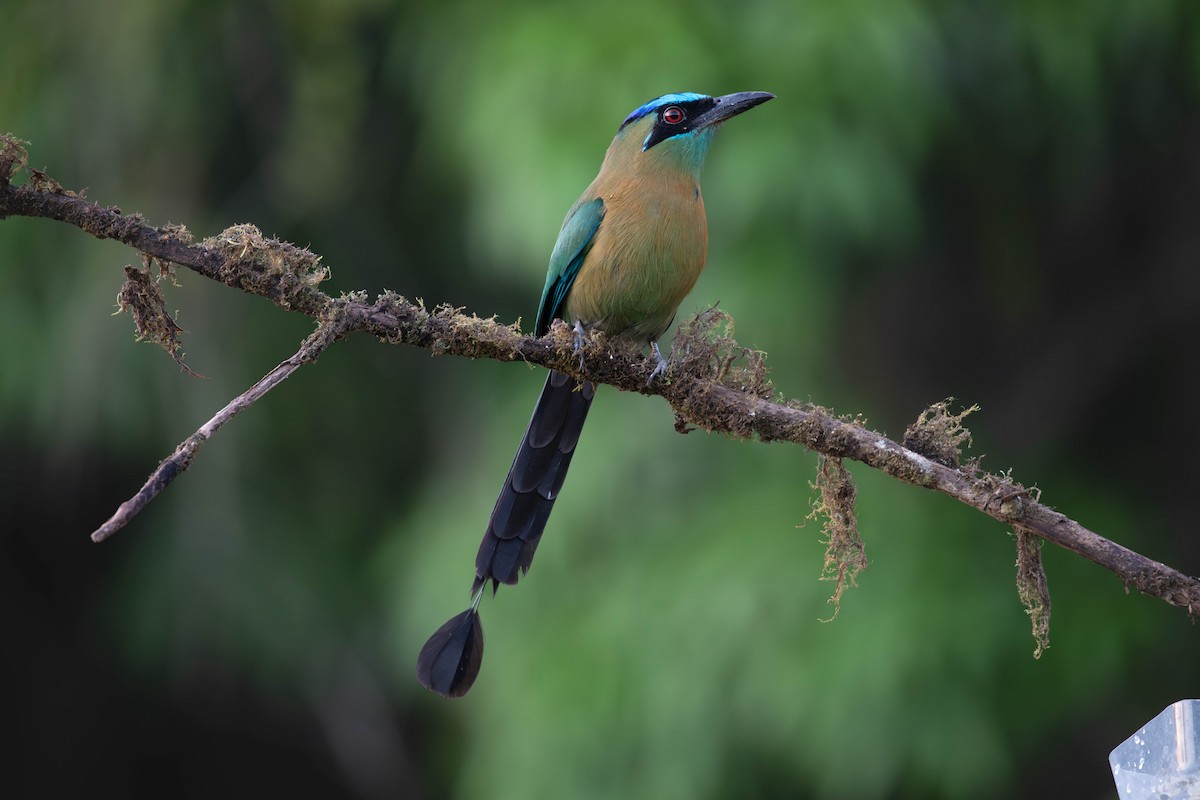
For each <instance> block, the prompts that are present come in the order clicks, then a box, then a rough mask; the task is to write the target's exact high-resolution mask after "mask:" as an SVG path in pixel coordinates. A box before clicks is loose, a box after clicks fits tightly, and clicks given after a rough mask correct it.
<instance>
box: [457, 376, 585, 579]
mask: <svg viewBox="0 0 1200 800" xmlns="http://www.w3.org/2000/svg"><path fill="white" fill-rule="evenodd" d="M595 394H596V389H595V387H594V386H593V385H592V384H591V383H589V382H587V381H584V382H582V383H581V382H580V381H577V380H575V379H574V378H572V377H571V376H569V375H565V374H564V373H561V372H554V371H551V372H550V376H549V377H548V378H547V379H546V385H545V387H543V389H542V394H541V397H539V398H538V403H537V407H536V408H534V410H533V417H532V418H531V419H530V420H529V428H528V430H527V431H526V432H525V436H524V438H522V439H521V444H520V446H519V447H518V448H517V454H516V457H515V458H513V463H512V467H510V468H509V470H508V477H507V478H505V480H504V487H503V488H502V489H501V490H500V496H499V497H497V498H496V505H495V507H494V508H493V509H492V517H491V519H490V520H488V527H487V532H486V533H485V534H484V535H483V542H482V543H481V544H480V545H479V554H478V555H477V556H476V557H475V581H474V583H473V584H472V586H471V591H472V593H474V592H475V591H477V590H478V589H479V587H480V586H482V585H483V584H485V583H487V582H488V581H491V582H492V586H493V588H495V587H497V586H499V585H500V584H501V583H507V584H514V583H516V582H517V580H518V579H519V578H520V576H521V575H523V574H524V573H525V572H527V571H528V570H529V565H530V564H531V563H532V562H533V553H534V550H536V549H537V543H538V541H539V540H540V539H541V538H542V531H543V530H544V529H545V527H546V521H547V520H548V519H549V518H550V511H551V509H553V508H554V501H555V500H556V499H557V498H558V493H559V490H560V489H562V484H563V480H564V479H565V478H566V476H567V468H568V467H569V466H570V465H571V457H572V456H573V455H574V454H575V445H576V444H577V443H578V442H579V433H580V431H582V430H583V423H584V420H586V419H587V413H588V409H589V408H591V405H592V398H593V397H594V396H595Z"/></svg>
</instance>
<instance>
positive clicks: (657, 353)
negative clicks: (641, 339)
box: [646, 342, 667, 386]
mask: <svg viewBox="0 0 1200 800" xmlns="http://www.w3.org/2000/svg"><path fill="white" fill-rule="evenodd" d="M650 350H651V351H652V352H653V353H654V357H655V358H656V359H657V360H658V363H657V364H656V365H655V366H654V369H653V371H651V373H650V377H649V378H647V379H646V385H647V386H649V385H650V384H652V383H654V379H655V378H658V377H662V376H665V375H666V374H667V360H666V359H665V358H663V354H662V351H661V350H659V349H658V342H651V343H650Z"/></svg>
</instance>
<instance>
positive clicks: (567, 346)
mask: <svg viewBox="0 0 1200 800" xmlns="http://www.w3.org/2000/svg"><path fill="white" fill-rule="evenodd" d="M24 162H25V157H24V150H23V149H22V148H21V147H20V144H19V143H18V142H16V140H14V139H12V138H11V137H0V219H4V218H6V217H9V216H27V217H45V218H49V219H55V220H59V221H62V222H66V223H68V224H71V225H74V226H76V227H78V228H80V229H81V230H83V231H85V232H87V233H90V234H91V235H93V236H96V237H98V238H102V239H115V240H117V241H120V242H123V243H125V244H127V245H129V246H130V247H132V248H134V249H136V250H138V251H140V252H142V253H144V254H146V255H148V256H151V257H153V258H154V259H158V260H159V261H161V262H170V263H174V264H180V265H182V266H185V267H188V268H189V269H192V270H194V271H195V272H197V273H199V274H201V275H203V276H205V277H207V278H211V279H213V280H216V281H219V282H221V283H224V284H226V285H227V286H232V287H234V288H237V289H240V290H242V291H245V292H249V293H251V294H257V295H261V296H263V297H266V298H267V299H269V300H271V301H272V302H273V303H275V304H276V305H278V306H279V307H281V308H284V309H286V310H289V311H293V312H298V313H301V314H304V315H306V316H308V317H311V318H312V319H314V320H316V321H317V322H318V323H319V324H320V325H319V327H318V329H317V331H316V332H315V333H314V334H313V335H312V336H310V337H309V339H308V340H306V342H305V345H304V346H303V347H302V348H301V350H300V351H299V352H298V353H297V354H296V355H294V356H293V357H292V358H291V359H288V361H285V362H284V363H283V364H280V365H279V367H276V369H275V370H273V371H272V372H271V373H269V374H268V375H267V376H266V377H265V378H263V380H262V381H260V382H259V383H258V384H255V386H254V387H252V388H251V389H250V390H249V391H247V392H246V393H245V394H243V395H242V396H241V397H239V398H237V399H236V400H234V401H233V402H232V403H230V404H229V406H227V407H226V408H225V409H223V410H222V411H221V412H220V413H219V414H218V415H217V416H216V417H214V418H213V419H212V420H210V421H209V423H207V424H206V425H205V426H204V427H202V428H201V429H200V430H199V431H197V432H196V434H193V436H192V437H189V439H188V440H186V441H185V442H184V443H183V444H181V445H180V447H179V448H178V449H177V450H176V452H175V454H174V455H172V456H171V457H170V458H168V459H167V460H165V461H164V462H163V463H162V464H160V465H159V468H158V469H157V470H156V471H155V474H154V475H152V476H151V478H150V480H149V481H148V482H147V484H146V486H144V487H143V488H142V490H141V491H140V492H139V493H138V494H137V495H136V496H135V497H134V498H133V499H131V500H130V501H128V502H127V503H125V504H124V505H122V507H121V509H119V510H118V512H117V514H115V515H114V517H113V518H112V519H111V520H109V521H108V522H107V523H105V525H104V526H102V527H101V528H100V529H99V530H98V531H96V533H95V534H93V538H95V539H96V540H97V541H99V540H101V539H103V538H105V537H106V536H108V535H109V534H111V532H112V531H114V530H117V529H118V528H120V526H121V525H123V524H124V522H125V521H127V520H128V519H129V518H130V517H132V516H133V514H135V513H136V512H137V510H139V509H140V508H141V507H144V505H145V504H146V503H147V502H149V500H150V499H152V498H153V497H154V495H156V494H157V492H158V491H161V488H162V487H163V486H165V485H166V483H169V482H170V480H171V479H172V478H173V477H174V476H175V475H176V474H178V472H179V471H181V470H182V469H185V468H186V466H187V464H188V463H190V460H191V458H192V457H193V456H194V454H195V450H196V449H197V448H198V447H199V445H200V444H202V443H203V442H204V441H206V440H207V439H208V437H209V436H211V435H212V433H213V432H215V430H216V429H217V428H219V427H220V426H221V425H223V424H224V423H225V422H226V421H228V419H230V418H232V416H234V415H235V414H236V413H238V411H240V410H242V409H243V408H245V407H246V406H248V405H249V404H251V403H253V402H254V401H255V400H256V399H257V398H258V397H260V396H262V394H265V393H266V391H269V390H270V388H272V387H273V386H274V385H277V384H278V383H279V381H281V380H282V379H283V378H285V377H286V376H287V375H288V374H290V373H291V372H292V371H294V370H295V369H296V368H297V367H299V366H300V364H302V363H307V362H308V361H311V360H313V359H315V357H316V355H318V354H319V353H320V352H321V351H322V350H324V349H325V348H326V347H328V346H329V345H330V344H332V342H333V341H334V340H336V339H338V338H340V337H342V336H345V335H346V334H348V333H351V332H356V331H360V332H365V333H369V334H371V335H374V336H377V337H379V338H381V339H383V340H385V341H388V342H391V343H394V344H401V343H403V344H407V345H411V346H414V347H422V348H425V349H427V350H430V351H431V352H432V353H434V354H435V355H442V354H448V355H458V356H465V357H468V358H489V359H495V360H498V361H515V360H517V359H520V360H523V361H526V362H529V363H532V364H538V365H541V366H545V367H549V368H552V369H557V370H560V371H562V372H566V373H569V374H571V375H573V376H575V377H578V378H586V379H587V380H590V381H593V382H596V383H607V384H610V385H612V386H615V387H617V388H619V389H623V390H625V391H632V392H640V393H642V394H647V395H660V396H662V397H663V398H665V399H666V400H667V402H668V403H670V405H671V407H672V409H673V410H674V411H675V414H676V420H677V421H676V427H677V429H678V430H680V431H681V432H686V431H687V430H688V429H689V426H695V427H699V428H703V429H705V430H708V431H714V432H719V433H725V434H727V435H730V436H734V437H739V438H750V437H755V436H756V437H758V438H759V439H761V440H762V441H764V442H771V441H787V442H792V443H795V444H799V445H802V446H804V447H806V448H808V449H810V450H813V451H816V452H818V453H822V454H824V455H825V456H828V457H830V458H834V459H853V460H855V461H859V462H861V463H863V464H866V465H867V466H870V467H872V468H875V469H878V470H881V471H883V472H885V473H887V474H888V475H891V476H892V477H894V478H896V479H897V480H900V481H903V482H905V483H909V484H912V485H914V486H920V487H923V488H926V489H931V490H933V491H936V492H939V493H941V494H944V495H947V496H949V497H952V498H954V499H956V500H958V501H959V502H961V503H963V504H965V505H968V506H970V507H971V508H974V509H976V510H978V511H981V512H982V513H984V514H986V515H988V516H990V517H992V518H993V519H996V520H998V521H1000V522H1002V523H1004V524H1005V525H1009V526H1012V527H1013V528H1015V529H1016V530H1017V532H1018V534H1034V535H1036V536H1038V537H1040V538H1042V539H1045V540H1047V541H1050V542H1053V543H1055V544H1057V545H1059V546H1060V547H1064V548H1066V549H1068V550H1071V551H1073V552H1075V553H1078V554H1079V555H1082V556H1083V557H1084V558H1087V559H1089V560H1090V561H1093V562H1094V563H1096V564H1099V565H1100V566H1102V567H1104V568H1105V569H1108V570H1110V571H1111V572H1113V573H1114V574H1116V575H1117V576H1118V577H1119V578H1120V579H1121V580H1122V581H1123V582H1124V583H1125V584H1126V585H1127V586H1134V587H1136V588H1137V589H1138V590H1140V591H1142V592H1144V593H1146V594H1149V595H1153V596H1155V597H1159V598H1161V599H1163V600H1165V601H1166V602H1168V603H1170V604H1172V605H1176V606H1180V607H1183V608H1185V609H1187V610H1188V613H1189V615H1193V616H1194V615H1196V614H1197V613H1200V580H1197V579H1196V578H1193V577H1189V576H1187V575H1184V574H1183V573H1181V572H1179V571H1177V570H1175V569H1172V568H1171V567H1168V566H1166V565H1164V564H1161V563H1159V562H1157V561H1154V560H1152V559H1150V558H1147V557H1146V556H1143V555H1141V554H1139V553H1136V552H1134V551H1132V550H1129V549H1128V548H1126V547H1123V546H1121V545H1119V544H1117V543H1115V542H1113V541H1110V540H1109V539H1106V538H1104V537H1103V536H1100V535H1099V534H1097V533H1095V532H1093V531H1091V530H1089V529H1087V528H1085V527H1084V526H1082V525H1080V524H1079V523H1078V522H1075V521H1074V520H1072V519H1070V518H1068V517H1066V516H1064V515H1063V514H1060V513H1058V512H1057V511H1054V510H1052V509H1050V508H1048V507H1047V506H1045V505H1043V504H1042V503H1041V502H1040V497H1039V494H1040V493H1039V492H1037V491H1036V490H1032V491H1031V490H1027V489H1026V488H1025V487H1023V486H1021V485H1020V484H1019V483H1017V482H1016V481H1014V480H1013V479H1012V478H1011V476H1010V475H1007V474H1005V475H997V474H993V473H987V472H984V471H982V470H981V469H980V468H979V465H978V463H977V462H973V461H968V462H966V463H965V464H960V463H959V461H960V453H959V448H960V446H961V444H962V443H963V441H964V440H965V439H967V438H969V437H968V434H966V432H965V429H964V428H962V427H961V420H962V418H963V416H965V412H964V413H963V414H959V415H957V416H954V415H950V414H949V412H948V411H947V410H946V405H945V404H944V403H940V404H935V405H934V406H931V408H930V409H928V410H927V411H926V412H925V413H924V414H922V416H921V419H920V420H918V422H917V423H916V424H915V425H914V427H913V428H910V431H909V433H910V434H912V436H906V437H905V440H906V442H907V443H908V444H909V446H908V447H905V446H903V445H901V444H899V443H897V442H895V441H892V440H891V439H888V438H887V437H885V436H883V435H881V434H879V433H876V432H874V431H871V430H869V429H868V428H866V427H865V426H863V425H862V424H860V423H859V422H857V421H851V420H847V419H844V418H840V417H838V416H836V415H834V414H833V413H831V412H829V411H828V410H826V409H823V408H821V407H819V406H813V405H811V404H805V405H801V404H798V403H794V402H791V401H786V400H781V399H772V398H773V393H772V390H771V387H770V384H769V382H768V381H767V379H766V369H765V366H764V363H763V355H762V354H761V353H758V352H755V351H749V350H745V349H743V348H740V347H738V345H737V344H736V342H734V341H733V339H732V338H731V337H730V336H729V333H728V328H729V327H730V326H729V319H728V317H727V316H725V315H724V314H722V313H720V312H717V311H715V310H712V309H710V310H709V311H707V312H704V313H702V314H700V315H699V316H698V317H697V318H695V319H694V320H690V321H688V322H685V323H683V324H681V326H680V330H679V332H678V334H677V335H676V339H675V349H674V352H673V353H672V360H671V364H670V367H669V368H668V370H667V374H666V376H665V380H660V381H657V382H655V383H654V384H652V385H647V379H648V377H649V375H650V372H651V370H652V369H653V366H654V365H653V362H652V361H651V360H650V359H646V358H644V357H643V356H642V355H641V354H640V353H639V352H636V351H631V350H628V349H623V348H621V347H618V346H616V343H615V342H611V341H608V342H606V341H605V340H604V338H603V337H602V336H595V337H593V339H594V341H593V344H592V345H590V346H589V347H587V348H585V350H584V352H583V353H582V359H581V358H580V354H578V353H575V352H574V351H573V348H572V344H573V342H572V337H571V334H570V332H569V330H568V329H567V328H566V326H564V325H561V324H556V325H555V327H554V329H553V330H552V331H551V332H550V333H549V334H547V335H546V336H545V337H543V338H541V339H536V338H533V337H530V336H522V335H521V334H520V332H519V330H518V329H517V328H516V327H515V326H506V325H501V324H500V323H498V322H496V321H495V319H480V318H478V317H475V316H473V315H472V316H466V315H464V314H462V313H460V310H458V309H454V308H450V307H447V306H441V307H438V308H436V309H435V310H433V311H429V310H427V309H426V308H425V307H424V306H423V305H422V304H419V303H417V304H414V303H411V302H409V301H407V300H405V299H404V298H403V297H401V296H399V295H396V294H394V293H391V292H386V293H384V294H382V295H380V296H379V297H378V299H377V301H376V302H375V303H373V304H368V302H367V297H366V294H365V293H361V292H359V293H354V294H349V295H343V296H342V297H339V298H334V297H331V296H329V295H327V294H325V293H324V292H322V291H321V290H320V289H319V288H318V284H319V283H320V282H321V281H322V280H323V279H324V278H325V277H326V270H325V269H324V268H323V267H321V265H320V259H319V258H318V257H317V256H315V255H313V254H312V253H310V252H309V251H307V250H304V249H301V248H298V247H295V246H294V245H291V244H287V243H285V242H279V241H276V240H273V239H267V238H264V237H263V236H262V235H261V234H260V233H259V232H258V230H257V229H255V228H254V227H252V226H248V225H239V226H235V227H232V228H229V229H227V230H226V231H224V232H222V233H221V234H219V235H217V236H214V237H211V238H209V239H206V240H204V241H203V242H200V243H198V244H197V243H194V242H193V241H192V239H191V236H190V234H189V233H188V232H187V230H186V229H185V228H183V227H182V226H173V225H167V226H163V227H161V228H155V227H153V226H150V225H149V224H147V223H146V221H145V220H144V219H143V218H142V217H141V216H140V215H138V214H132V215H128V216H124V215H122V214H121V212H120V210H119V209H115V208H106V207H102V206H100V205H98V204H96V203H92V202H90V201H88V200H86V199H85V198H83V197H82V196H80V195H78V194H76V193H74V192H70V191H67V190H64V189H63V188H62V187H61V186H59V185H58V184H57V183H56V182H54V181H53V180H52V179H50V178H48V177H47V176H46V175H45V174H44V173H41V172H39V171H37V170H31V171H30V172H31V178H30V181H29V182H28V183H27V184H25V185H21V186H13V185H11V184H10V180H11V177H12V175H13V174H14V173H15V172H16V171H17V169H18V168H20V167H21V166H23V164H24ZM306 353H308V354H309V355H305V354H306ZM847 475H848V473H847ZM156 487H157V488H156ZM845 494H846V495H847V496H848V497H849V498H850V500H849V502H853V492H852V491H851V492H846V493H845ZM838 511H839V513H843V512H844V511H845V510H844V509H839V510H838ZM1023 564H1024V566H1023V567H1022V569H1023V570H1025V571H1026V574H1024V575H1023V577H1022V580H1023V581H1024V582H1025V583H1029V582H1033V583H1035V584H1036V583H1037V582H1038V581H1039V580H1041V579H1042V578H1041V577H1040V576H1038V575H1037V574H1028V571H1029V570H1030V569H1034V570H1040V564H1039V563H1038V562H1037V561H1036V560H1030V559H1026V560H1025V561H1024V562H1023ZM1031 565H1032V566H1031ZM827 567H828V565H827ZM1048 609H1049V606H1048V604H1047V605H1046V613H1048Z"/></svg>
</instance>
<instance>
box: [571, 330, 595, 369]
mask: <svg viewBox="0 0 1200 800" xmlns="http://www.w3.org/2000/svg"><path fill="white" fill-rule="evenodd" d="M574 331H575V352H576V353H579V368H580V369H583V348H584V347H586V346H587V345H589V344H591V343H592V340H591V339H589V338H588V335H587V331H586V330H585V329H584V327H583V323H582V322H580V321H579V320H575V328H574Z"/></svg>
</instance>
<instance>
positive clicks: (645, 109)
mask: <svg viewBox="0 0 1200 800" xmlns="http://www.w3.org/2000/svg"><path fill="white" fill-rule="evenodd" d="M705 97H708V95H706V94H697V93H696V92H679V93H677V94H664V95H663V96H662V97H656V98H654V99H653V100H651V101H650V102H649V103H646V104H645V105H644V106H640V107H638V108H636V109H634V111H633V113H632V114H630V115H629V116H628V117H626V118H625V121H624V122H622V123H621V127H622V128H624V127H625V126H626V125H628V124H629V123H631V122H633V121H634V120H635V119H641V118H642V117H644V116H646V115H647V114H649V113H650V112H652V111H657V110H658V109H660V108H662V107H663V106H666V105H670V104H672V103H690V102H691V101H693V100H703V99H704V98H705Z"/></svg>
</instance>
